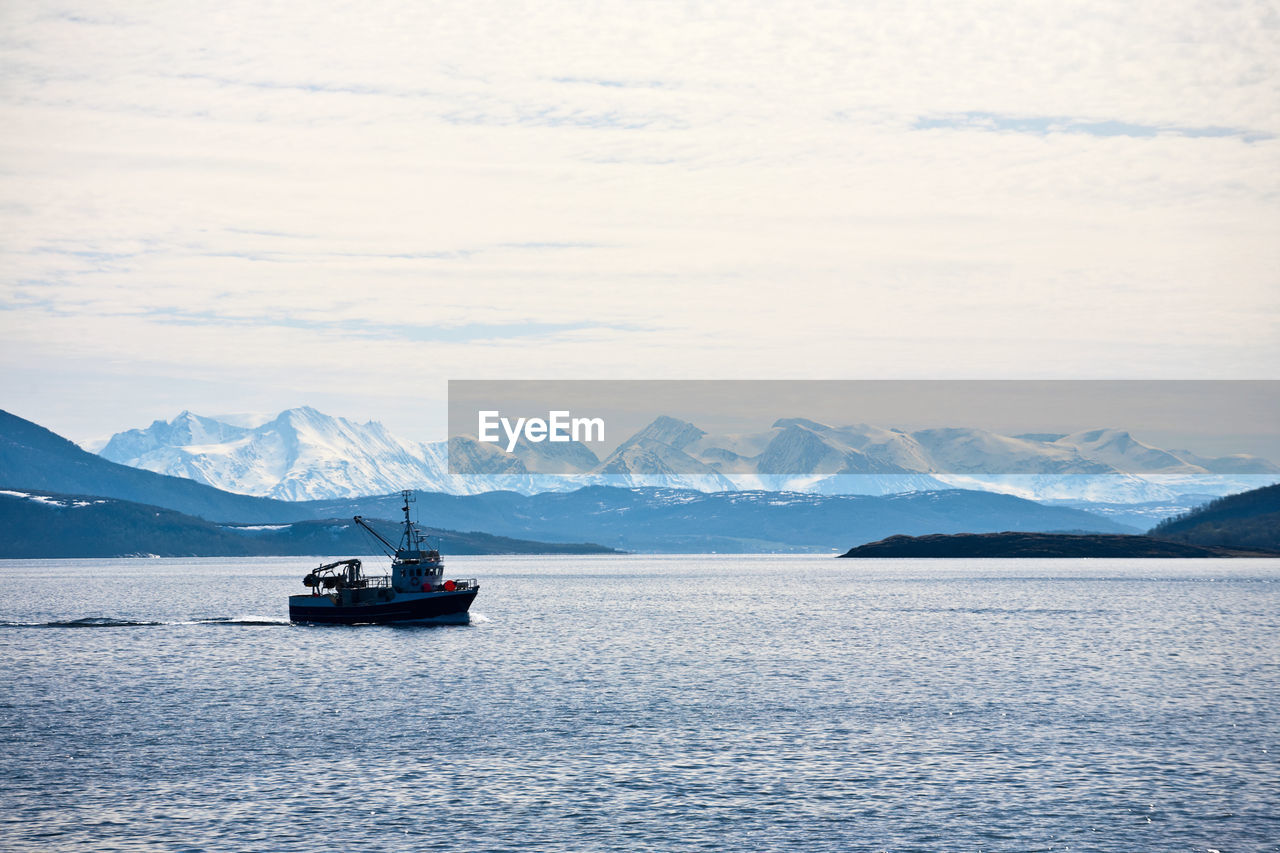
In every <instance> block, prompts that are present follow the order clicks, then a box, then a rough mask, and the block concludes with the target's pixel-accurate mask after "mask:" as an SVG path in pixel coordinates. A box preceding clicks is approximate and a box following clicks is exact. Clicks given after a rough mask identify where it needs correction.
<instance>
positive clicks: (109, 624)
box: [0, 616, 293, 628]
mask: <svg viewBox="0 0 1280 853" xmlns="http://www.w3.org/2000/svg"><path fill="white" fill-rule="evenodd" d="M292 624H293V623H291V622H290V621H289V620H288V619H273V618H271V617H268V616H238V617H237V616H222V617H216V618H213V619H187V620H181V621H174V622H151V621H147V620H139V619H115V618H113V617H110V616H88V617H85V618H82V619H57V620H54V621H51V622H9V621H0V628H162V627H172V626H175V625H292Z"/></svg>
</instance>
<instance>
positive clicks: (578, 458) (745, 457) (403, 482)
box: [99, 407, 1280, 509]
mask: <svg viewBox="0 0 1280 853" xmlns="http://www.w3.org/2000/svg"><path fill="white" fill-rule="evenodd" d="M99 452H100V454H101V455H102V457H103V458H105V459H109V460H112V461H114V462H119V463H122V464H125V465H129V466H131V467H135V468H141V469H144V470H148V471H153V472H156V473H163V474H169V475H172V476H177V477H183V478H187V479H191V480H194V481H196V482H199V483H204V484H206V485H211V486H215V487H217V488H219V489H224V490H226V491H230V492H237V493H241V494H248V495H256V496H262V497H271V498H276V499H281V500H289V501H298V500H314V499H331V498H347V497H358V496H361V495H370V494H379V493H386V492H391V491H396V490H398V489H400V488H417V489H428V490H431V491H441V492H448V493H451V494H479V493H483V492H489V491H495V490H507V491H515V492H519V493H522V494H534V493H538V492H547V491H569V490H573V489H576V488H580V487H582V486H584V485H611V486H619V487H662V488H692V489H696V490H698V491H703V492H717V491H734V490H770V491H799V492H807V493H814V494H831V495H841V494H872V495H876V494H879V495H884V494H895V493H901V492H909V491H922V490H937V489H946V488H965V489H975V490H981V491H994V492H1001V493H1006V494H1014V495H1018V496H1021V497H1026V498H1029V499H1035V500H1040V499H1054V500H1084V501H1096V502H1110V503H1138V502H1152V501H1175V508H1181V509H1185V508H1189V507H1190V506H1193V505H1195V504H1197V503H1199V502H1201V501H1202V500H1203V499H1204V498H1206V497H1212V496H1216V495H1222V494H1229V493H1231V492H1238V491H1242V490H1245V489H1250V488H1256V487H1259V486H1262V485H1267V484H1270V483H1272V482H1276V481H1277V480H1280V466H1277V465H1275V464H1274V463H1272V462H1270V461H1269V460H1266V459H1262V458H1260V457H1257V456H1250V455H1247V454H1238V455H1233V456H1224V457H1215V458H1207V457H1203V456H1199V455H1197V454H1194V453H1191V452H1190V451H1186V450H1166V449H1162V448H1158V447H1155V446H1153V445H1150V444H1147V443H1145V442H1142V441H1140V440H1139V439H1137V438H1136V437H1134V436H1133V435H1132V434H1130V433H1129V432H1127V431H1124V430H1120V429H1097V430H1087V431H1082V432H1076V433H1071V434H1050V435H1045V434H1036V435H1013V436H1009V435H1001V434H999V433H995V432H991V431H988V430H980V429H962V428H947V429H929V430H917V431H915V432H906V431H903V430H899V429H892V428H885V427H877V426H870V425H866V424H860V425H853V426H830V425H827V424H822V423H819V422H817V421H813V420H808V419H805V418H784V419H781V420H778V421H776V422H775V423H774V424H773V425H772V426H771V427H770V428H769V429H768V430H761V431H758V432H753V433H745V434H733V435H713V434H709V433H707V432H705V431H703V430H702V429H700V428H698V427H697V426H696V425H694V424H691V423H688V422H687V421H682V420H679V419H677V418H671V417H666V416H663V417H659V418H657V419H655V420H654V421H653V422H651V423H650V424H648V425H647V426H645V427H644V428H642V429H640V430H639V431H637V432H636V433H635V434H633V435H632V436H630V437H629V438H628V439H627V440H626V441H624V442H622V443H621V444H620V445H618V446H617V447H616V448H615V449H614V450H613V451H612V452H611V453H610V454H608V455H607V456H606V457H605V458H604V459H600V458H599V457H598V456H597V455H596V454H595V453H594V452H593V451H592V450H591V449H590V448H589V447H587V446H586V445H584V444H581V443H578V442H565V443H558V444H552V443H549V442H543V443H540V444H530V443H526V442H522V443H520V444H519V445H517V448H516V451H515V452H514V453H506V452H505V451H503V450H502V449H500V448H499V447H497V446H496V445H493V444H488V443H481V442H478V441H476V440H475V439H474V438H470V437H466V436H455V437H453V438H452V439H450V440H449V441H448V442H445V441H436V442H412V441H408V440H406V439H402V438H399V437H397V436H394V435H392V434H391V433H390V432H389V431H388V430H387V429H386V428H385V427H383V426H382V424H380V423H378V422H377V421H368V422H366V423H356V422H353V421H350V420H347V419H345V418H335V417H332V416H329V415H326V414H324V413H322V412H319V411H317V410H315V409H312V408H308V407H303V408H297V409H289V410H287V411H284V412H281V413H280V414H279V415H278V416H276V417H275V418H273V419H271V420H269V421H267V422H266V423H263V424H260V425H257V426H243V425H238V424H234V423H230V422H228V421H226V420H218V419H215V418H209V417H203V416H200V415H196V414H193V413H191V412H183V413H181V414H179V415H178V416H177V417H175V418H174V419H173V420H171V421H159V420H157V421H155V422H154V423H152V424H151V425H150V426H149V427H146V428H145V429H134V430H128V431H126V432H121V433H117V434H116V435H114V436H112V437H111V439H110V440H109V441H108V442H107V443H106V445H105V446H104V447H103V448H102V449H101V451H99ZM451 458H452V461H453V467H454V470H461V471H466V472H467V473H465V474H451V473H449V461H450V459H451ZM565 474H572V476H564V475H565ZM1178 501H1180V503H1177V502H1178Z"/></svg>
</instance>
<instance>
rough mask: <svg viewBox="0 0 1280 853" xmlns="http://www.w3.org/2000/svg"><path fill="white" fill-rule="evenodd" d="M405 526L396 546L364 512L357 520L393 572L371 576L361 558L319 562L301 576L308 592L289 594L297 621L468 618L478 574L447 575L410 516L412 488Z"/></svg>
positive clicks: (292, 615) (406, 494)
mask: <svg viewBox="0 0 1280 853" xmlns="http://www.w3.org/2000/svg"><path fill="white" fill-rule="evenodd" d="M400 496H401V497H402V498H403V499H404V507H403V509H404V522H403V526H404V530H403V531H402V532H401V534H400V542H399V544H396V545H393V544H391V542H390V541H389V540H388V539H387V538H386V537H384V536H383V535H382V534H381V533H379V532H378V531H377V530H375V529H374V528H373V527H372V526H370V524H369V523H368V522H367V521H365V520H364V518H363V517H361V516H358V515H357V516H355V518H354V519H353V520H354V521H355V523H356V524H358V525H360V527H361V528H363V529H364V530H366V531H367V532H368V533H370V534H371V535H372V536H373V537H374V539H376V540H377V541H378V543H379V544H380V545H381V546H382V547H383V548H384V549H385V550H386V551H387V553H388V556H390V557H391V571H390V573H389V574H385V575H377V576H370V575H366V574H365V573H364V572H363V565H362V563H361V562H360V561H359V560H357V559H349V560H337V561H335V562H332V563H325V564H323V565H321V566H317V567H316V568H314V569H312V570H311V571H310V572H308V573H307V575H306V577H304V578H303V579H302V583H303V585H304V586H306V587H309V588H310V589H311V592H310V593H309V594H302V595H291V596H289V618H290V619H291V620H292V621H294V622H320V623H329V624H338V625H357V624H387V623H396V622H466V621H468V619H469V616H468V613H467V611H468V610H469V609H470V607H471V602H472V601H475V598H476V594H477V593H478V592H480V584H479V583H477V582H476V579H475V578H451V579H448V580H446V579H445V577H444V561H443V560H441V559H440V552H439V551H438V550H436V549H434V548H429V547H427V537H426V536H425V535H424V534H423V533H422V531H421V530H420V529H419V528H418V525H416V524H414V522H413V519H412V518H411V517H410V515H409V507H410V505H411V504H412V503H414V500H413V492H411V491H408V490H406V491H403V492H401V493H400Z"/></svg>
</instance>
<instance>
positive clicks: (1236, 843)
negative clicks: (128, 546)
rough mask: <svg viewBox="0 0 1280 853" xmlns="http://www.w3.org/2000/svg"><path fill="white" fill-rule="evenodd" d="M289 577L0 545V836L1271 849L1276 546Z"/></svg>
mask: <svg viewBox="0 0 1280 853" xmlns="http://www.w3.org/2000/svg"><path fill="white" fill-rule="evenodd" d="M314 564H315V561H314V560H312V559H297V558H287V559H239V560H215V559H203V560H154V559H152V560H141V559H140V560H98V561H0V577H2V578H3V589H4V595H3V597H2V598H0V646H2V653H3V660H4V682H3V685H4V686H3V688H2V689H0V704H2V705H3V714H0V774H2V779H3V785H2V787H0V849H3V850H6V851H37V850H38V851H47V850H92V851H108V850H155V851H161V850H163V851H184V850H192V851H195V850H218V851H223V850H225V851H288V850H335V851H366V850H367V851H374V850H377V851H382V850H392V851H396V850H461V851H483V850H610V851H631V850H680V851H684V850H733V851H756V850H778V851H791V850H832V851H846V850H848V851H858V850H868V851H871V850H889V851H908V850H912V851H915V850H919V851H935V850H938V851H949V850H964V851H978V850H984V851H985V850H992V851H996V850H1007V851H1033V850H1080V851H1084V850H1097V851H1148V850H1149V851H1192V850H1197V851H1209V850H1220V851H1222V853H1236V851H1256V850H1280V561H1277V560H1264V561H1256V560H1253V561H1250V560H1234V561H1232V560H1223V561H1216V560H1169V561H1161V560H1132V561H1127V560H1115V561H1112V560H1078V561H1077V560H1045V561H1038V560H995V561H978V560H934V561H916V560H884V561H869V562H854V561H849V560H835V559H831V558H815V557H790V556H787V557H775V556H760V557H738V556H734V557H729V556H712V557H707V556H694V557H673V556H661V557H639V556H626V557H605V558H600V557H569V558H564V557H556V558H547V557H522V558H512V557H503V558H482V557H473V558H453V559H451V560H449V569H448V573H449V574H450V575H452V576H461V577H466V576H475V577H478V578H479V579H480V581H481V585H482V586H481V591H480V597H479V598H478V599H477V600H476V603H475V605H474V608H473V614H474V619H473V622H472V624H471V625H465V626H444V627H399V628H394V627H355V628H351V627H303V626H292V625H290V624H288V622H287V606H286V600H285V599H286V596H288V595H289V594H291V593H296V592H302V591H304V590H303V587H302V585H301V577H302V575H303V574H304V573H305V571H306V569H308V568H310V567H311V566H313V565H314ZM367 565H370V566H377V565H381V564H380V563H379V562H378V561H377V560H373V559H371V560H370V561H368V563H367Z"/></svg>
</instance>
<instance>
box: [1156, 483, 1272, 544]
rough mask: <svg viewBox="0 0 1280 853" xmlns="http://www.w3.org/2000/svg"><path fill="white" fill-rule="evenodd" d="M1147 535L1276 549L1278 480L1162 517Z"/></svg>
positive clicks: (1185, 540) (1194, 541) (1186, 540)
mask: <svg viewBox="0 0 1280 853" xmlns="http://www.w3.org/2000/svg"><path fill="white" fill-rule="evenodd" d="M1148 535H1150V536H1155V537H1159V538H1160V539H1171V540H1174V541H1177V542H1190V543H1194V544H1196V545H1211V546H1218V547H1225V548H1258V549H1263V550H1268V551H1280V483H1277V484H1276V485H1274V486H1265V487H1264V488H1261V489H1253V490H1252V491H1248V492H1241V493H1239V494H1236V495H1227V496H1226V497H1223V498H1218V499H1217V500H1214V501H1210V502H1209V503H1207V504H1205V505H1204V506H1201V507H1197V508H1196V509H1193V510H1191V511H1190V512H1188V513H1184V514H1183V515H1179V516H1177V517H1175V518H1169V519H1165V520H1164V521H1162V522H1160V523H1159V524H1157V525H1156V526H1155V527H1153V528H1151V530H1150V532H1149V534H1148Z"/></svg>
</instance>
